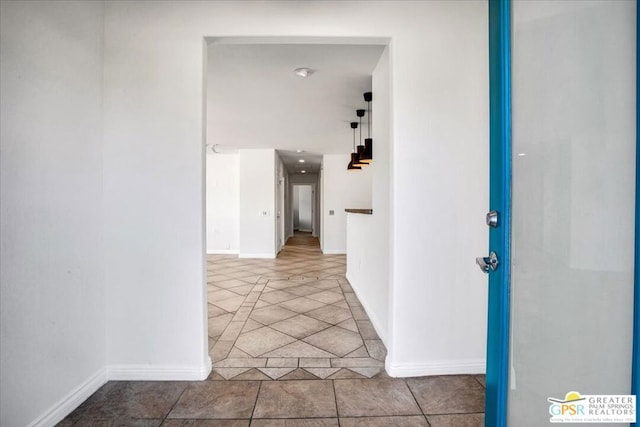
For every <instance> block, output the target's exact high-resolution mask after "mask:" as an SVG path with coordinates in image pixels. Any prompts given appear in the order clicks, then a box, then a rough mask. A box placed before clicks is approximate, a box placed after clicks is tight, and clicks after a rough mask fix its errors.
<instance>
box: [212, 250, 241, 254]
mask: <svg viewBox="0 0 640 427" xmlns="http://www.w3.org/2000/svg"><path fill="white" fill-rule="evenodd" d="M238 252H239V251H238V250H237V249H211V250H209V249H207V255H237V254H238Z"/></svg>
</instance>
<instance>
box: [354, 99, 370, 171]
mask: <svg viewBox="0 0 640 427" xmlns="http://www.w3.org/2000/svg"><path fill="white" fill-rule="evenodd" d="M356 116H358V117H359V118H360V138H359V139H358V146H357V147H356V148H355V149H354V152H355V153H356V157H355V161H354V162H353V165H354V166H360V168H363V167H365V166H367V165H368V163H364V162H363V161H362V160H361V159H360V155H361V154H362V153H363V152H364V145H362V118H363V117H364V110H356Z"/></svg>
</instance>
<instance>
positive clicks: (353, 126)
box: [347, 122, 362, 171]
mask: <svg viewBox="0 0 640 427" xmlns="http://www.w3.org/2000/svg"><path fill="white" fill-rule="evenodd" d="M357 127H358V122H351V129H353V152H352V153H351V161H350V162H349V165H348V166H347V170H349V171H359V170H360V169H362V168H361V167H360V166H355V165H354V164H353V161H354V160H358V159H357V156H358V153H357V152H356V128H357Z"/></svg>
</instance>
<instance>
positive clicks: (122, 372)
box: [107, 359, 211, 381]
mask: <svg viewBox="0 0 640 427" xmlns="http://www.w3.org/2000/svg"><path fill="white" fill-rule="evenodd" d="M209 373H211V359H209V360H208V362H205V364H204V365H201V366H171V365H165V366H162V365H160V366H153V365H109V366H107V378H109V380H110V381H112V380H113V381H201V380H205V379H206V378H207V377H208V376H209Z"/></svg>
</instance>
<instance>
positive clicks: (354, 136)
mask: <svg viewBox="0 0 640 427" xmlns="http://www.w3.org/2000/svg"><path fill="white" fill-rule="evenodd" d="M353 152H354V153H355V152H356V129H355V128H353Z"/></svg>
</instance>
